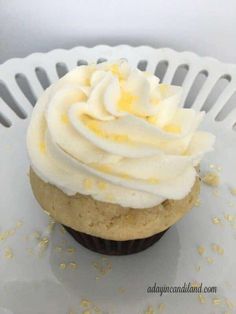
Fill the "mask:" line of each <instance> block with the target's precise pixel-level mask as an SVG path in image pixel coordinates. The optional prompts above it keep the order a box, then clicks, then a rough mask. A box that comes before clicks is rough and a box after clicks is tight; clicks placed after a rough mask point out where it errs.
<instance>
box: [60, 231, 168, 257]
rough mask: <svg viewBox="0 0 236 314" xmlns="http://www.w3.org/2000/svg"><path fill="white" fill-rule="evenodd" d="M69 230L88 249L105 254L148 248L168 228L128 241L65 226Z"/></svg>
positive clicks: (123, 253)
mask: <svg viewBox="0 0 236 314" xmlns="http://www.w3.org/2000/svg"><path fill="white" fill-rule="evenodd" d="M64 228H65V229H66V230H67V232H68V233H69V234H70V235H71V236H72V237H73V238H74V239H75V240H76V241H77V242H79V243H80V244H81V245H83V246H84V247H86V248H87V249H89V250H91V251H94V252H97V253H100V254H104V255H128V254H134V253H138V252H141V251H143V250H146V249H147V248H149V247H150V246H152V245H153V244H154V243H156V242H157V241H158V240H160V238H161V237H162V236H163V235H164V233H165V232H166V231H167V230H168V229H166V230H164V231H162V232H159V233H156V234H154V235H153V236H151V237H147V238H143V239H135V240H127V241H114V240H107V239H102V238H99V237H95V236H92V235H89V234H86V233H83V232H80V231H76V230H74V229H71V228H69V227H67V226H64Z"/></svg>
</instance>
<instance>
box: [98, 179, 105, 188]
mask: <svg viewBox="0 0 236 314" xmlns="http://www.w3.org/2000/svg"><path fill="white" fill-rule="evenodd" d="M106 187H107V184H106V182H104V181H99V182H98V188H99V190H105V189H106Z"/></svg>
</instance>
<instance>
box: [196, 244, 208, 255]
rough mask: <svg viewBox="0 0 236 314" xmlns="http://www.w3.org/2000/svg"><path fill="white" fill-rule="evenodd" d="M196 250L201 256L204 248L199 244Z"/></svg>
mask: <svg viewBox="0 0 236 314" xmlns="http://www.w3.org/2000/svg"><path fill="white" fill-rule="evenodd" d="M197 251H198V254H199V255H201V256H202V255H203V254H204V253H205V251H206V249H205V248H204V247H203V246H201V245H199V246H198V248H197Z"/></svg>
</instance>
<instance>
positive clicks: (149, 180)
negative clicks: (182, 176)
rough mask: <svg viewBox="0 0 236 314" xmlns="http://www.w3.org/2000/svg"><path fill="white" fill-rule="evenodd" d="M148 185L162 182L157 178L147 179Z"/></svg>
mask: <svg viewBox="0 0 236 314" xmlns="http://www.w3.org/2000/svg"><path fill="white" fill-rule="evenodd" d="M147 181H148V183H151V184H157V183H159V182H160V181H159V180H158V179H156V178H148V179H147Z"/></svg>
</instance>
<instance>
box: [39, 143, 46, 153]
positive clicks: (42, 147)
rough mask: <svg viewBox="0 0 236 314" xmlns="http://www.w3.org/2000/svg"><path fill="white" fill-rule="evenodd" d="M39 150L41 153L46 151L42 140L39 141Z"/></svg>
mask: <svg viewBox="0 0 236 314" xmlns="http://www.w3.org/2000/svg"><path fill="white" fill-rule="evenodd" d="M39 151H40V152H41V153H42V154H45V152H46V145H45V143H44V142H40V143H39Z"/></svg>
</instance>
